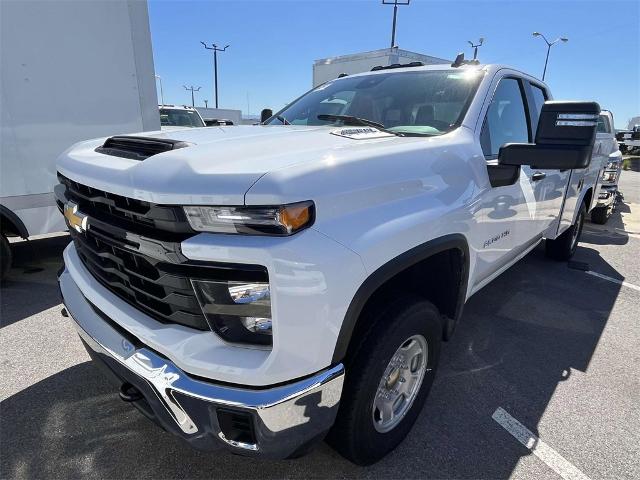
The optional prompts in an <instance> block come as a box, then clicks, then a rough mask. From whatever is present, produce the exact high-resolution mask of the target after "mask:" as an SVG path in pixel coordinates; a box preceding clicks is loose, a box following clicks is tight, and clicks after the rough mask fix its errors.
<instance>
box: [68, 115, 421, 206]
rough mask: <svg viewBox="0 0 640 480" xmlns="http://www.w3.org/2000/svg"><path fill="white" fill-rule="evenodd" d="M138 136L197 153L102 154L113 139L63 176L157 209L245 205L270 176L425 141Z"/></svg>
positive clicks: (257, 133)
mask: <svg viewBox="0 0 640 480" xmlns="http://www.w3.org/2000/svg"><path fill="white" fill-rule="evenodd" d="M376 132H377V133H376ZM137 136H144V137H153V138H163V139H171V140H178V141H184V142H188V143H190V144H191V145H190V146H188V147H186V148H181V149H178V150H172V151H168V152H164V153H160V154H156V155H153V156H151V157H148V158H146V159H145V160H142V161H140V160H131V159H127V158H121V157H117V156H112V155H106V154H102V153H98V152H96V151H95V149H96V147H98V146H101V145H102V144H103V143H104V141H105V139H104V138H101V139H95V140H89V141H86V142H81V143H79V144H76V145H74V146H73V147H71V148H70V149H69V150H67V151H66V152H64V153H63V154H62V155H61V156H60V158H59V159H58V170H59V171H60V173H62V174H63V175H65V176H67V177H69V178H71V179H72V180H75V181H78V182H80V183H83V184H86V185H89V186H93V187H95V188H99V189H101V190H105V191H108V192H112V193H115V194H118V195H122V196H125V197H129V198H136V199H139V200H145V201H148V202H153V203H162V204H185V205H186V204H209V205H242V204H244V203H245V193H246V192H247V191H248V190H249V189H250V188H251V186H252V185H253V184H254V183H256V182H257V181H258V180H259V179H260V177H262V176H263V175H265V174H267V173H268V172H271V171H275V170H280V169H283V168H287V167H291V166H293V165H296V164H300V163H303V162H304V163H308V162H326V161H327V159H332V160H334V161H335V160H337V159H343V160H344V159H349V158H354V157H358V158H363V157H366V156H367V155H369V154H371V153H372V151H374V150H377V149H379V148H380V147H381V146H384V147H387V146H392V145H397V144H407V143H408V144H411V143H415V141H422V142H424V140H425V139H424V138H415V137H397V136H393V135H389V134H385V133H384V132H380V131H377V130H375V129H370V128H369V127H335V126H334V127H325V126H322V127H307V126H293V125H287V126H264V125H261V126H249V125H246V126H231V127H209V128H190V129H183V130H174V131H158V132H151V133H149V132H145V133H141V134H137ZM385 149H386V148H385Z"/></svg>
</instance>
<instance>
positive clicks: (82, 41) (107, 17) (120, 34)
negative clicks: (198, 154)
mask: <svg viewBox="0 0 640 480" xmlns="http://www.w3.org/2000/svg"><path fill="white" fill-rule="evenodd" d="M0 61H1V63H0V81H1V83H0V112H1V124H0V134H1V138H0V228H1V232H0V233H1V234H2V236H1V237H0V241H1V242H2V247H3V248H2V272H0V273H4V272H6V269H7V265H6V264H7V263H8V262H10V252H9V250H8V243H7V238H6V237H10V236H19V237H23V238H28V237H30V236H33V235H38V234H44V233H52V232H57V231H63V230H66V225H65V223H64V219H63V217H62V215H60V213H59V212H58V210H57V208H56V206H55V201H54V196H53V186H54V185H55V184H56V183H57V179H56V170H55V160H56V158H57V157H58V155H60V153H62V152H63V151H64V150H66V149H67V148H69V147H70V146H71V145H72V144H74V143H76V142H78V141H80V140H87V139H90V138H95V137H101V136H107V135H112V134H119V133H132V132H139V131H145V130H159V129H160V117H159V113H158V106H157V96H156V86H155V71H154V67H153V56H152V51H151V34H150V31H149V18H148V12H147V4H146V2H143V1H137V0H107V1H91V2H75V1H68V2H49V1H22V2H18V1H15V2H4V1H0Z"/></svg>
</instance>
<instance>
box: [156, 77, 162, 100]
mask: <svg viewBox="0 0 640 480" xmlns="http://www.w3.org/2000/svg"><path fill="white" fill-rule="evenodd" d="M156 78H157V79H158V80H160V101H161V102H162V105H164V92H163V91H162V78H160V75H156Z"/></svg>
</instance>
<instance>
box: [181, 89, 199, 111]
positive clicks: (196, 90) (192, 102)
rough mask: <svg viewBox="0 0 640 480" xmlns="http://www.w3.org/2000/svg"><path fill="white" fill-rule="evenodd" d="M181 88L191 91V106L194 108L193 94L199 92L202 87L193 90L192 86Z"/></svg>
mask: <svg viewBox="0 0 640 480" xmlns="http://www.w3.org/2000/svg"><path fill="white" fill-rule="evenodd" d="M183 87H184V89H185V90H189V91H191V106H192V107H194V108H195V106H196V102H195V99H194V98H193V92H199V91H200V88H202V87H198V88H195V87H194V86H193V85H191V86H190V87H187V86H186V85H183Z"/></svg>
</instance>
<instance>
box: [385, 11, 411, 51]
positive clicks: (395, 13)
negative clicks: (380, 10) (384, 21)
mask: <svg viewBox="0 0 640 480" xmlns="http://www.w3.org/2000/svg"><path fill="white" fill-rule="evenodd" d="M410 1H411V0H382V4H383V5H393V24H392V26H391V48H393V47H395V46H396V21H397V19H398V5H409V2H410Z"/></svg>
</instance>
